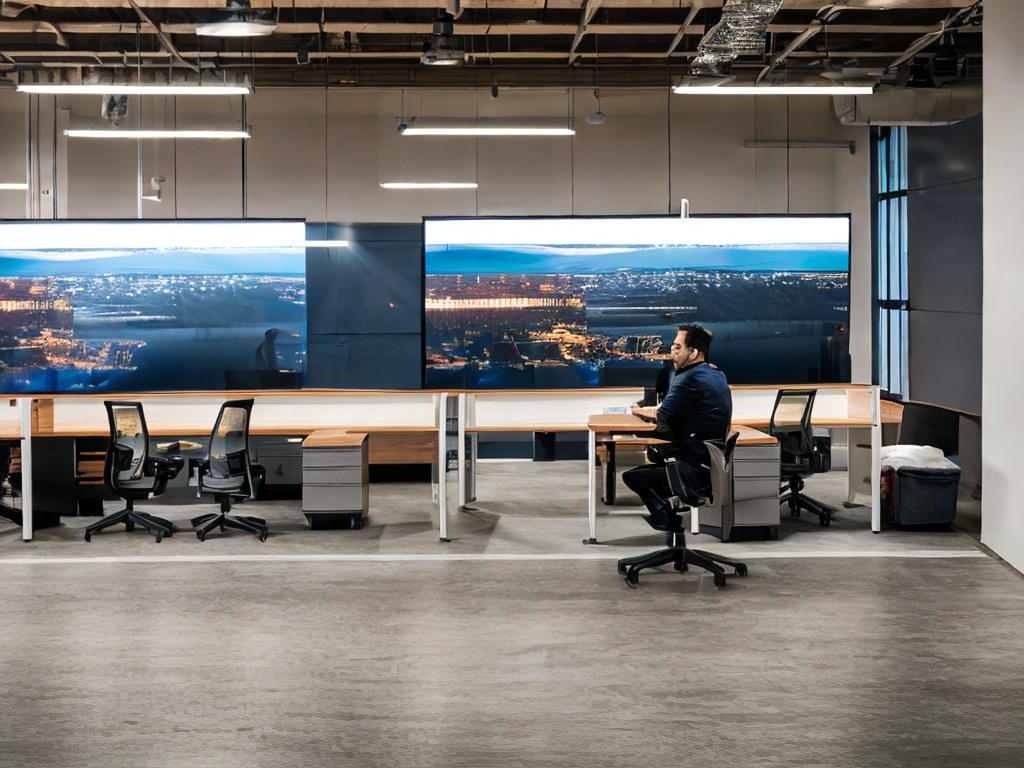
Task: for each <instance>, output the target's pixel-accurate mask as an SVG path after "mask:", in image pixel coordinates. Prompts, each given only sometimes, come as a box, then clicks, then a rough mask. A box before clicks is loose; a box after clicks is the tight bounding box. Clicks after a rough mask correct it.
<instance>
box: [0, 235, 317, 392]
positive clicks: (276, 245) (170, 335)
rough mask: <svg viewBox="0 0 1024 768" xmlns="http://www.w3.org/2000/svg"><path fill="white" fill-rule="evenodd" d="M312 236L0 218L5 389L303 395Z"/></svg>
mask: <svg viewBox="0 0 1024 768" xmlns="http://www.w3.org/2000/svg"><path fill="white" fill-rule="evenodd" d="M304 240H305V224H304V223H303V222H301V221H260V220H250V221H216V220H203V221H151V220H150V221H146V220H140V221H16V222H0V391H2V392H3V393H5V394H6V393H11V394H14V393H36V392H38V393H60V392H68V393H89V392H96V393H103V392H147V391H178V390H222V389H224V388H225V387H226V386H229V387H230V381H229V379H230V378H231V376H232V374H235V375H236V378H237V375H238V374H239V373H241V374H242V377H243V378H245V376H246V375H247V374H252V375H251V376H249V380H250V381H251V382H253V383H254V384H255V385H257V386H258V385H259V382H260V377H261V376H263V377H264V378H266V377H268V376H269V377H270V378H271V379H273V378H275V377H276V378H277V380H278V381H284V380H287V381H288V385H289V386H297V385H301V380H302V375H303V372H304V370H305V367H306V340H305V339H306V278H305V264H306V251H305V246H304ZM268 332H270V333H268ZM268 339H270V340H272V341H273V344H272V345H265V346H264V347H263V349H262V350H261V352H262V353H263V354H262V356H261V357H262V360H263V363H260V362H259V361H258V360H257V354H256V353H257V349H259V347H260V345H261V344H262V343H263V342H264V341H267V340H268ZM270 347H273V349H270ZM260 368H264V369H269V370H268V371H267V372H262V373H261V372H260V371H259V369H260Z"/></svg>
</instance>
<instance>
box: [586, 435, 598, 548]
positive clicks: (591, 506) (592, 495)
mask: <svg viewBox="0 0 1024 768" xmlns="http://www.w3.org/2000/svg"><path fill="white" fill-rule="evenodd" d="M596 466H597V433H596V432H595V431H594V430H592V429H588V430H587V518H588V520H589V522H590V538H589V539H585V540H584V542H583V543H584V544H597V473H596V472H595V471H594V467H596Z"/></svg>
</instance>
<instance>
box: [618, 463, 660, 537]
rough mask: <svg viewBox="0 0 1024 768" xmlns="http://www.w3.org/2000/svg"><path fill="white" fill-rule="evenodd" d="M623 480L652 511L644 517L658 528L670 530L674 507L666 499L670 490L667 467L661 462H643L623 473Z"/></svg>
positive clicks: (652, 525)
mask: <svg viewBox="0 0 1024 768" xmlns="http://www.w3.org/2000/svg"><path fill="white" fill-rule="evenodd" d="M622 482H624V483H625V484H626V487H627V488H629V489H630V490H631V491H633V492H634V493H635V494H636V495H637V496H639V497H640V501H642V502H643V503H644V506H645V507H647V509H648V510H649V511H650V513H651V514H650V515H649V517H645V518H644V519H645V520H647V522H648V523H649V524H650V525H651V527H652V528H654V529H656V530H663V531H668V530H671V528H672V526H671V523H670V516H671V515H672V507H671V505H670V504H669V503H668V501H666V499H667V498H668V496H669V493H670V490H669V487H668V480H666V479H665V467H664V466H662V465H661V464H642V465H641V466H639V467H634V468H633V469H627V470H626V471H625V472H623V473H622Z"/></svg>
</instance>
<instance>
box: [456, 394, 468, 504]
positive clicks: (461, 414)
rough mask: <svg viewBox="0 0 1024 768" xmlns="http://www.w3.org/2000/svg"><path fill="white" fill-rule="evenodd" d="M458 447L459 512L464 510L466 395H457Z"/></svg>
mask: <svg viewBox="0 0 1024 768" xmlns="http://www.w3.org/2000/svg"><path fill="white" fill-rule="evenodd" d="M458 420H459V430H458V431H459V445H458V448H457V454H456V455H457V456H458V461H459V473H458V478H459V510H460V511H461V510H463V509H465V508H466V393H465V392H460V393H459V410H458Z"/></svg>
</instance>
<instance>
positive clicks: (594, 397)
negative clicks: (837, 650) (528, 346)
mask: <svg viewBox="0 0 1024 768" xmlns="http://www.w3.org/2000/svg"><path fill="white" fill-rule="evenodd" d="M809 388H811V389H815V390H816V396H815V401H814V410H813V412H812V424H813V426H815V427H820V428H823V429H843V430H848V431H849V488H848V497H847V500H848V502H850V503H857V502H858V500H860V499H865V500H869V503H870V505H871V530H872V531H874V532H875V533H878V532H879V531H881V529H882V521H881V504H880V498H879V484H878V480H877V478H878V477H879V476H880V473H881V465H880V462H879V458H880V451H881V445H882V430H881V425H882V421H883V412H882V407H881V400H880V397H879V388H878V387H877V386H874V385H869V384H818V385H794V386H792V387H790V386H745V385H740V386H733V387H731V390H732V395H733V418H732V420H733V425H734V428H741V429H742V428H750V429H751V430H767V429H768V425H769V422H770V420H771V414H772V410H773V408H774V406H775V398H776V395H777V394H778V392H779V390H780V389H809ZM643 395H644V393H643V391H642V390H640V389H638V388H633V389H630V388H622V389H597V390H550V391H543V392H540V391H536V390H528V391H527V390H524V391H487V392H482V391H481V392H463V393H460V394H459V395H458V431H459V440H458V459H459V461H458V470H459V477H458V486H459V507H460V508H462V507H465V506H466V505H467V504H468V503H469V502H472V501H475V500H476V480H475V478H476V468H475V465H476V444H477V440H478V437H479V435H480V434H482V433H485V432H517V431H518V432H524V431H525V432H534V433H543V434H550V435H555V434H558V433H566V432H579V433H582V432H586V433H587V440H588V458H589V466H590V468H591V471H590V474H589V480H588V495H589V498H588V521H589V526H590V529H589V531H588V533H589V537H588V539H587V541H589V542H595V543H596V542H597V532H596V518H597V511H596V509H597V496H598V493H597V491H598V489H597V480H596V477H595V476H594V473H593V471H592V468H593V467H594V465H595V464H596V461H597V442H598V435H599V434H602V433H603V434H607V433H609V432H611V433H623V434H638V433H642V432H645V431H650V429H652V427H651V426H650V425H648V424H645V423H644V422H642V421H640V420H639V419H635V418H634V417H633V416H631V415H629V414H626V413H621V411H622V410H624V409H625V408H626V407H628V406H629V405H630V404H631V403H635V402H637V401H638V400H640V399H641V398H642V397H643ZM616 411H619V413H616ZM609 425H610V428H609ZM620 427H621V429H620ZM741 434H743V432H742V431H741ZM763 437H765V436H764V435H763V434H762V435H761V437H758V438H756V439H762V438H763ZM751 439H755V436H754V435H753V434H752V433H750V432H747V433H746V440H745V442H746V443H747V444H749V441H750V440H751ZM872 478H875V479H874V480H872Z"/></svg>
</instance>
